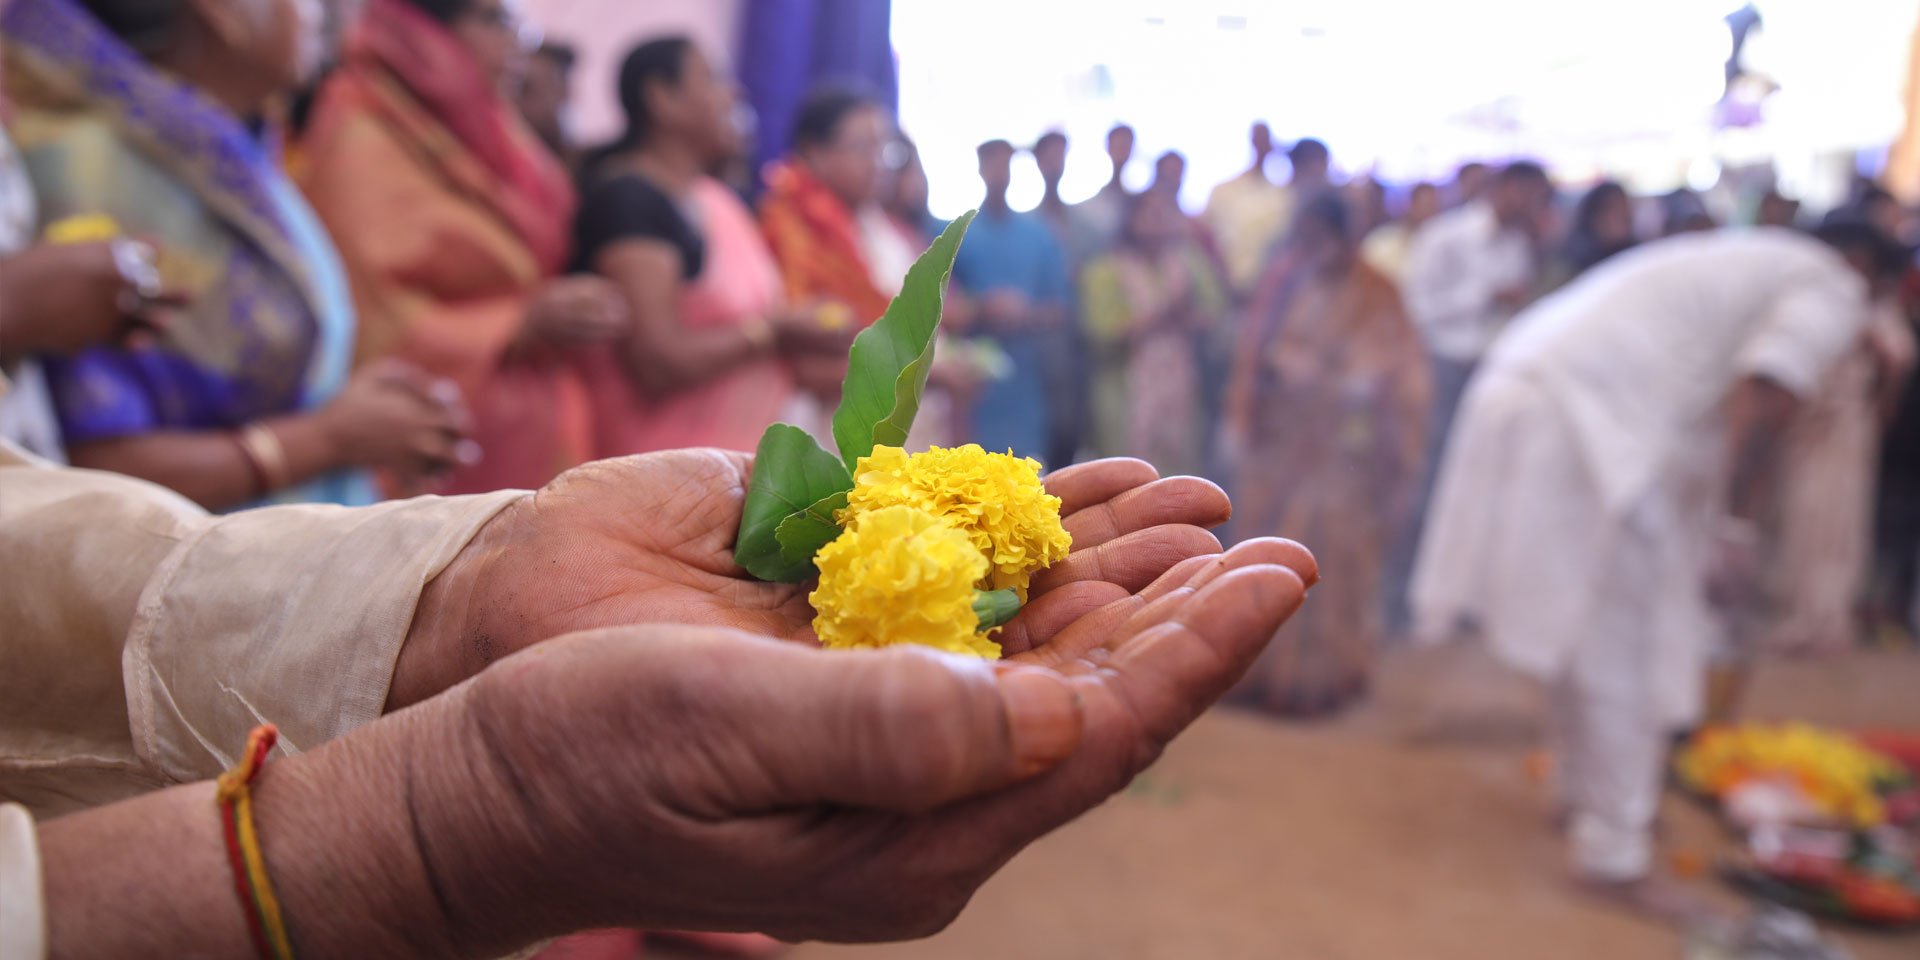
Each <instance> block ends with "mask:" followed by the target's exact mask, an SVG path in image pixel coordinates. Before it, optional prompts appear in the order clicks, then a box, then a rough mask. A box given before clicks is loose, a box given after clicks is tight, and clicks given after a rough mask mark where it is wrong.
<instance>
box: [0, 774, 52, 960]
mask: <svg viewBox="0 0 1920 960" xmlns="http://www.w3.org/2000/svg"><path fill="white" fill-rule="evenodd" d="M45 900H46V898H45V894H44V893H43V892H42V888H41V886H40V840H39V837H38V836H37V835H36V834H35V833H34V832H33V816H32V815H31V814H29V813H27V808H26V807H23V806H21V805H19V804H17V803H6V804H0V960H46V956H47V912H46V902H45Z"/></svg>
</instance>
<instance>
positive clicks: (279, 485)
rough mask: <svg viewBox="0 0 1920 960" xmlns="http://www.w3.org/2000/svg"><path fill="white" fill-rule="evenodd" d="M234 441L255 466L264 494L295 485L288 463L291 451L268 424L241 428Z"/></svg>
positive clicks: (250, 424)
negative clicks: (289, 451)
mask: <svg viewBox="0 0 1920 960" xmlns="http://www.w3.org/2000/svg"><path fill="white" fill-rule="evenodd" d="M234 439H235V440H237V441H239V443H240V451H241V452H242V453H244V454H246V455H247V459H248V460H249V461H251V463H252V464H253V469H254V473H255V474H257V475H258V477H259V480H260V485H261V487H262V489H261V491H260V492H261V493H262V494H263V495H264V494H268V493H272V492H274V491H275V490H280V489H283V488H285V487H288V486H291V485H292V483H293V468H292V467H291V466H289V465H288V463H287V448H286V446H285V445H284V444H282V443H281V442H280V435H279V434H277V433H274V432H273V428H272V427H269V426H267V425H266V424H264V423H249V424H247V425H246V426H244V427H241V428H240V432H239V433H237V434H235V435H234Z"/></svg>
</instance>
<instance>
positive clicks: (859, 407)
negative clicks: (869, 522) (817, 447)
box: [833, 210, 979, 472]
mask: <svg viewBox="0 0 1920 960" xmlns="http://www.w3.org/2000/svg"><path fill="white" fill-rule="evenodd" d="M978 212H979V211H977V210H969V211H967V212H966V213H964V214H961V215H960V219H958V220H955V221H954V222H953V223H952V224H951V225H949V226H948V227H947V229H946V230H945V231H944V232H942V233H941V234H940V237H939V239H937V240H935V241H933V245H932V246H930V247H928V248H927V252H926V253H923V254H921V255H920V259H919V260H916V261H914V264H913V269H911V270H908V271H907V279H906V281H905V282H904V283H903V284H902V285H901V287H900V295H899V296H897V297H894V298H893V303H891V304H889V305H888V306H887V312H886V314H885V315H884V316H882V317H881V318H880V319H879V321H878V322H876V323H874V325H873V326H871V327H868V328H867V329H865V330H862V331H861V332H860V335H859V336H858V337H855V338H854V340H853V353H852V355H851V357H850V358H849V359H848V362H847V379H846V382H845V383H844V384H842V385H841V388H840V409H838V410H835V411H834V412H833V442H834V445H835V446H838V447H839V448H840V459H841V460H842V461H843V462H845V463H846V465H847V470H848V471H849V472H852V471H853V470H855V469H857V468H858V467H859V463H860V458H861V457H864V456H866V455H867V454H869V453H871V452H873V447H874V445H875V444H886V445H887V446H891V447H898V446H901V445H903V444H905V443H906V442H907V431H908V430H909V429H911V428H912V427H913V418H914V416H915V415H916V414H918V413H919V412H920V394H921V392H922V391H924V390H925V389H926V387H927V371H929V370H931V369H932V368H933V335H934V334H935V333H936V332H937V331H938V330H939V329H940V307H941V304H942V303H943V302H944V301H945V299H946V290H947V278H948V277H949V276H951V275H952V274H953V258H954V256H955V255H956V254H958V253H959V251H960V238H961V237H963V236H965V235H966V232H967V226H968V225H969V224H971V223H972V222H973V217H974V215H975V214H976V213H978Z"/></svg>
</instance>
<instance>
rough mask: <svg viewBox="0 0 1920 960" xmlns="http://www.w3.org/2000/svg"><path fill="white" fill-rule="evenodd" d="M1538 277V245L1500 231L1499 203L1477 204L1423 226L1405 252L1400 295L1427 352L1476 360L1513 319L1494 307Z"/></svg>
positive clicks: (1522, 235) (1518, 233) (1509, 231)
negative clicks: (1496, 206)
mask: <svg viewBox="0 0 1920 960" xmlns="http://www.w3.org/2000/svg"><path fill="white" fill-rule="evenodd" d="M1533 274H1534V252H1533V243H1532V241H1530V240H1529V239H1528V238H1527V235H1526V233H1525V232H1524V231H1521V230H1517V229H1507V228H1503V227H1501V226H1500V221H1499V218H1497V217H1495V216H1494V212H1493V205H1492V204H1490V203H1488V202H1487V201H1485V200H1476V201H1474V202H1472V203H1469V204H1467V205H1465V206H1462V207H1459V208H1457V209H1454V210H1450V211H1448V212H1446V213H1443V214H1441V215H1439V216H1437V217H1434V218H1433V219H1432V220H1429V221H1427V222H1426V224H1424V225H1423V226H1421V228H1420V230H1419V231H1418V232H1417V233H1416V234H1415V235H1414V237H1413V240H1412V243H1411V244H1410V247H1409V249H1408V251H1407V267H1406V276H1405V278H1404V279H1403V281H1402V285H1401V294H1402V296H1404V297H1405V299H1406V303H1407V315H1408V316H1409V317H1411V318H1412V320H1413V325H1414V326H1415V327H1417V328H1418V329H1419V330H1420V334H1421V336H1422V337H1423V338H1425V340H1426V342H1427V349H1428V350H1429V351H1430V352H1432V353H1433V354H1434V355H1435V356H1438V357H1442V358H1444V359H1447V360H1455V361H1460V362H1471V361H1474V360H1478V359H1479V358H1480V356H1481V355H1482V354H1484V353H1485V352H1486V350H1487V346H1488V345H1489V344H1491V343H1492V342H1493V339H1494V337H1495V336H1497V335H1498V334H1499V333H1500V330H1501V328H1502V327H1504V326H1505V325H1506V322H1507V320H1508V318H1509V314H1508V312H1507V310H1506V309H1505V308H1503V307H1501V306H1500V305H1498V304H1496V303H1495V302H1494V297H1495V296H1496V295H1497V294H1498V293H1499V292H1500V291H1502V290H1505V289H1508V288H1511V287H1518V286H1523V285H1526V284H1527V283H1528V282H1529V281H1530V280H1531V279H1532V277H1533Z"/></svg>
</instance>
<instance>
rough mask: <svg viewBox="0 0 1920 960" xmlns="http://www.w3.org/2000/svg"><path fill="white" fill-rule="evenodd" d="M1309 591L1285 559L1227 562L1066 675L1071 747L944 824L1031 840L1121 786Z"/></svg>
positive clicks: (1239, 670) (1118, 607) (1235, 673)
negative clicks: (1098, 660)
mask: <svg viewBox="0 0 1920 960" xmlns="http://www.w3.org/2000/svg"><path fill="white" fill-rule="evenodd" d="M1305 594H1306V585H1305V584H1304V583H1303V582H1301V580H1300V577H1299V576H1298V575H1297V574H1295V573H1294V572H1293V571H1292V570H1290V569H1288V568H1285V567H1279V566H1272V565H1267V564H1261V565H1256V566H1250V567H1243V568H1240V569H1237V570H1231V571H1229V572H1227V573H1225V574H1222V575H1220V576H1218V577H1217V578H1216V579H1215V580H1214V581H1213V582H1211V583H1209V584H1208V585H1207V586H1206V587H1205V588H1203V589H1201V590H1200V591H1198V592H1197V593H1194V594H1192V595H1191V596H1188V597H1187V598H1186V601H1185V603H1183V604H1182V605H1181V607H1180V609H1179V610H1178V611H1177V612H1176V613H1175V614H1174V615H1173V616H1172V617H1171V618H1169V619H1168V620H1167V622H1165V623H1163V624H1161V625H1160V626H1158V627H1155V628H1153V629H1151V630H1149V631H1147V632H1146V633H1144V634H1141V635H1138V636H1135V637H1132V638H1130V639H1128V640H1127V641H1126V642H1122V643H1118V644H1113V645H1112V648H1113V654H1112V656H1110V657H1109V658H1107V659H1106V660H1105V661H1104V662H1103V663H1102V664H1101V667H1100V669H1098V670H1091V671H1082V672H1080V674H1079V675H1077V676H1073V677H1071V678H1070V680H1069V682H1070V683H1071V684H1073V686H1074V688H1075V689H1076V690H1077V691H1079V692H1080V695H1081V697H1080V704H1081V710H1082V713H1083V721H1082V723H1083V728H1082V731H1081V735H1080V737H1081V739H1080V746H1079V748H1078V749H1077V750H1075V751H1074V753H1073V755H1072V756H1070V757H1069V758H1067V759H1066V760H1065V761H1064V762H1062V763H1061V764H1059V765H1058V766H1057V767H1056V768H1055V769H1053V770H1052V771H1050V772H1048V773H1047V774H1046V775H1045V776H1043V777H1040V778H1037V779H1035V780H1033V781H1032V782H1030V783H1026V784H1022V785H1020V786H1018V787H1016V788H1014V789H1012V790H1009V791H1007V792H1005V793H1002V794H998V795H995V796H990V797H983V798H981V799H979V800H977V801H975V802H973V803H969V804H963V805H961V806H959V807H957V808H955V809H954V810H952V811H951V812H949V813H948V814H947V822H946V823H945V824H943V827H942V828H943V830H946V831H949V832H955V833H958V832H962V831H965V832H969V833H973V834H974V835H976V836H980V837H983V838H985V839H983V840H982V841H980V842H982V843H983V844H986V845H988V846H991V845H992V844H994V843H1001V844H1015V845H1017V844H1021V843H1026V842H1029V841H1031V840H1032V839H1033V838H1035V837H1037V836H1040V835H1041V834H1044V833H1046V832H1047V831H1049V830H1051V829H1053V828H1054V827H1055V826H1058V825H1059V824H1062V823H1065V822H1067V821H1068V820H1071V819H1073V818H1074V817H1076V816H1079V815H1080V814H1081V813H1083V812H1085V811H1086V810H1088V809H1090V808H1091V807H1093V806H1094V805H1096V804H1098V803H1100V802H1101V801H1102V800H1104V799H1106V798H1107V797H1108V796H1110V795H1111V794H1113V793H1114V792H1115V791H1117V790H1120V789H1122V788H1123V787H1125V786H1126V785H1127V783H1128V782H1130V781H1131V780H1132V779H1133V777H1134V776H1136V775H1137V774H1138V773H1139V771H1140V770H1141V769H1144V768H1145V766H1146V765H1147V764H1149V763H1151V762H1152V761H1153V759H1154V758H1155V757H1157V756H1158V755H1159V753H1160V751H1161V749H1163V748H1164V747H1165V746H1166V744H1167V743H1168V741H1170V740H1172V739H1173V737H1174V736H1175V735H1177V734H1178V733H1179V732H1180V731H1181V730H1183V729H1185V728H1186V727H1187V725H1189V724H1191V723H1192V722H1193V720H1194V718H1195V717H1198V716H1199V715H1200V714H1201V712H1203V711H1205V710H1206V709H1207V708H1208V707H1209V706H1211V705H1212V704H1213V703H1214V702H1215V701H1217V700H1218V699H1219V698H1220V697H1221V696H1222V695H1224V694H1225V693H1226V691H1227V690H1228V689H1230V688H1231V687H1232V685H1233V683H1234V682H1235V681H1236V680H1237V679H1238V678H1239V677H1240V676H1242V675H1243V674H1244V673H1245V672H1246V670H1247V668H1248V667H1249V666H1251V665H1252V663H1253V661H1254V658H1255V657H1257V656H1258V655H1259V653H1260V650H1261V649H1262V648H1263V647H1265V645H1266V644H1267V642H1268V640H1270V639H1271V638H1272V637H1273V634H1274V632H1275V631H1276V630H1278V629H1279V627H1280V625H1281V624H1283V623H1285V622H1286V619H1287V618H1288V617H1289V616H1291V615H1292V614H1293V612H1294V611H1295V610H1298V609H1299V607H1300V603H1301V601H1302V599H1303V598H1304V597H1305ZM1137 603H1138V598H1129V599H1128V601H1127V602H1125V603H1114V604H1110V605H1108V607H1105V608H1102V609H1101V610H1100V611H1097V612H1096V613H1095V614H1094V615H1092V616H1090V617H1088V618H1085V619H1083V620H1082V621H1080V623H1077V624H1075V626H1074V628H1073V629H1074V630H1078V629H1080V628H1081V625H1082V624H1085V623H1087V622H1089V621H1092V620H1096V619H1099V618H1102V617H1110V616H1111V614H1109V611H1110V610H1111V611H1118V612H1119V613H1120V614H1121V615H1125V614H1126V613H1127V612H1128V608H1129V606H1130V605H1133V604H1137ZM1134 609H1137V607H1135V608H1134ZM1113 628H1114V629H1116V630H1117V629H1118V625H1117V624H1115V625H1113ZM1058 644H1059V641H1058V640H1056V641H1055V643H1054V644H1049V645H1048V646H1044V647H1041V648H1039V649H1038V650H1035V651H1034V653H1035V654H1036V655H1045V654H1046V653H1047V651H1049V650H1050V649H1052V648H1053V647H1054V646H1057V645H1058Z"/></svg>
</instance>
